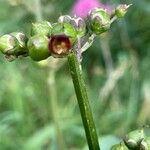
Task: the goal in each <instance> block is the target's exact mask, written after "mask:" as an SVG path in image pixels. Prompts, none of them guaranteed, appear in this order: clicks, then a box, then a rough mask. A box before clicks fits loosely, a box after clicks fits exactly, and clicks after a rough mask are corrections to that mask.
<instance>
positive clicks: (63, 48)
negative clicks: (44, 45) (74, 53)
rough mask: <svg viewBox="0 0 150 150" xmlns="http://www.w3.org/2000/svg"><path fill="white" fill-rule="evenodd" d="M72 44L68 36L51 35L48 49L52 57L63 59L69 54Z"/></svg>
mask: <svg viewBox="0 0 150 150" xmlns="http://www.w3.org/2000/svg"><path fill="white" fill-rule="evenodd" d="M71 47H72V44H71V41H70V39H69V37H68V36H66V35H64V34H62V35H52V36H51V37H50V40H49V45H48V48H49V50H50V52H51V54H52V56H54V57H64V56H66V55H68V54H69V52H70V50H71Z"/></svg>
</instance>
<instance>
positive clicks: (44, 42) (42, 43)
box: [27, 35, 50, 61]
mask: <svg viewBox="0 0 150 150" xmlns="http://www.w3.org/2000/svg"><path fill="white" fill-rule="evenodd" d="M48 42H49V39H48V37H47V36H44V35H35V36H33V37H31V38H30V39H29V41H28V43H27V46H28V50H29V56H30V57H31V58H32V59H33V60H35V61H40V60H44V59H46V58H48V57H49V56H50V51H49V50H48Z"/></svg>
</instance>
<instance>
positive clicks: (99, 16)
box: [88, 8, 111, 35]
mask: <svg viewBox="0 0 150 150" xmlns="http://www.w3.org/2000/svg"><path fill="white" fill-rule="evenodd" d="M88 18H89V24H90V29H91V30H92V32H93V33H95V34H97V35H99V34H101V33H103V32H106V31H108V29H109V28H110V24H111V20H110V15H109V13H108V12H107V10H106V9H102V8H95V9H93V10H92V11H91V12H90V13H89V16H88Z"/></svg>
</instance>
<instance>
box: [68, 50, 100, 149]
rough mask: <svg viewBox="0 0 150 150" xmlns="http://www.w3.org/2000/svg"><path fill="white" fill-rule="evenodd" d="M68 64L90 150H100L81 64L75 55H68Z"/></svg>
mask: <svg viewBox="0 0 150 150" xmlns="http://www.w3.org/2000/svg"><path fill="white" fill-rule="evenodd" d="M68 63H69V68H70V73H71V76H72V80H73V84H74V88H75V92H76V96H77V100H78V104H79V108H80V113H81V117H82V122H83V125H84V129H85V133H86V138H87V142H88V146H89V149H90V150H100V147H99V143H98V137H97V133H96V128H95V124H94V121H93V116H92V112H91V108H90V105H89V101H88V96H87V92H86V88H85V84H84V80H83V76H82V71H81V67H80V63H79V62H78V60H77V57H76V55H75V54H74V53H71V54H69V55H68Z"/></svg>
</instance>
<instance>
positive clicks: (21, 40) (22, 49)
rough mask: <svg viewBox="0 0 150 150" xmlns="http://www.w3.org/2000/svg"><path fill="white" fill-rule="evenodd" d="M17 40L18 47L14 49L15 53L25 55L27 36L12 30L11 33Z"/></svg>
mask: <svg viewBox="0 0 150 150" xmlns="http://www.w3.org/2000/svg"><path fill="white" fill-rule="evenodd" d="M11 35H13V36H14V37H16V39H17V40H18V44H19V48H18V49H16V50H15V54H16V55H17V56H19V55H27V53H28V51H27V40H28V38H27V37H26V35H25V34H24V33H22V32H13V33H11Z"/></svg>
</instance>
